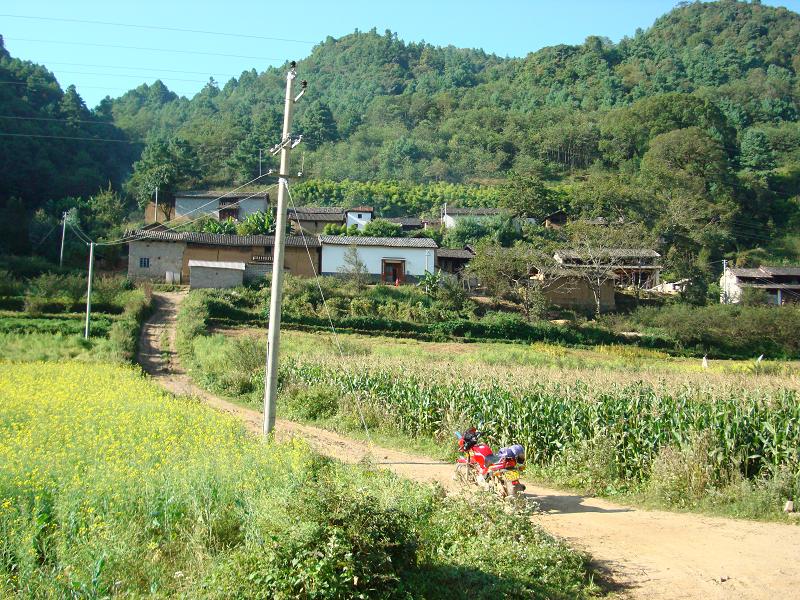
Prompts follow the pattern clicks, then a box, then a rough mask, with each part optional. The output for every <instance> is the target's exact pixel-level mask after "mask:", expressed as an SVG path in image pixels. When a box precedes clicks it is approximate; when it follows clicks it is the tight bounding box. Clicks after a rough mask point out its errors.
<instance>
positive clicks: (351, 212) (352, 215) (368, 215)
mask: <svg viewBox="0 0 800 600" xmlns="http://www.w3.org/2000/svg"><path fill="white" fill-rule="evenodd" d="M344 217H345V218H344V224H345V225H346V226H347V227H350V226H351V225H355V226H356V227H358V230H359V231H361V230H363V229H364V226H365V225H366V224H367V223H369V222H370V221H371V220H372V207H371V206H356V207H355V208H348V209H346V210H345V211H344Z"/></svg>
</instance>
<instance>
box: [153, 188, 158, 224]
mask: <svg viewBox="0 0 800 600" xmlns="http://www.w3.org/2000/svg"><path fill="white" fill-rule="evenodd" d="M153 223H158V186H156V206H155V209H154V210H153Z"/></svg>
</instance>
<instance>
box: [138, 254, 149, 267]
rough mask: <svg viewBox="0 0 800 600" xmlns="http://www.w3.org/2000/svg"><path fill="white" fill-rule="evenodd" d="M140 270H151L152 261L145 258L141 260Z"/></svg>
mask: <svg viewBox="0 0 800 600" xmlns="http://www.w3.org/2000/svg"><path fill="white" fill-rule="evenodd" d="M139 268H140V269H149V268H150V259H149V258H146V257H144V256H142V257H140V258H139Z"/></svg>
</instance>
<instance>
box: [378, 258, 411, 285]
mask: <svg viewBox="0 0 800 600" xmlns="http://www.w3.org/2000/svg"><path fill="white" fill-rule="evenodd" d="M405 264H406V261H404V260H384V261H383V271H382V274H381V281H383V282H384V283H390V284H399V283H403V280H404V279H405Z"/></svg>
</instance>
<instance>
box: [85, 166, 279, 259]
mask: <svg viewBox="0 0 800 600" xmlns="http://www.w3.org/2000/svg"><path fill="white" fill-rule="evenodd" d="M262 177H267V175H259V176H258V177H256V178H255V179H252V180H250V181H248V182H247V183H243V184H242V185H240V186H239V187H238V188H234V189H232V190H230V191H228V192H225V193H224V194H223V195H222V196H219V197H218V198H214V199H212V200H209V201H208V202H206V203H205V204H202V205H200V206H198V207H197V208H195V209H193V210H192V211H191V212H197V211H199V210H201V209H203V208H205V207H206V206H208V205H209V204H211V203H213V202H216V201H218V200H221V199H222V198H225V197H226V196H227V195H228V194H232V193H233V192H235V191H237V190H240V189H241V188H243V187H245V186H247V185H249V184H251V183H253V182H254V181H256V180H258V179H261V178H262ZM275 185H276V184H272V185H270V186H268V187H267V188H265V189H263V190H259V191H256V192H254V193H253V194H250V195H249V196H246V197H244V198H240V199H239V200H237V201H236V202H232V203H231V204H230V205H228V207H232V206H238V205H239V204H240V203H242V202H244V201H245V200H249V199H250V198H253V197H255V196H258V195H259V194H265V193H267V192H268V191H269V190H271V189H272V188H274V187H275ZM206 216H208V214H207V213H203V214H201V215H200V216H199V217H197V218H195V219H190V220H188V221H182V220H181V219H179V218H178V217H175V218H174V219H170V220H169V221H165V222H164V223H159V225H162V226H166V225H167V223H176V224H175V225H174V226H173V227H165V229H161V230H159V231H156V232H154V233H159V232H161V231H175V230H176V229H178V228H179V227H186V226H187V225H191V224H192V223H196V222H197V221H199V220H200V219H203V218H205V217H206ZM144 239H149V236H147V235H143V236H135V237H129V236H123V237H121V238H117V239H115V240H110V241H106V242H99V243H98V244H97V245H98V246H115V245H118V244H126V243H128V242H130V241H132V240H144Z"/></svg>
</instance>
